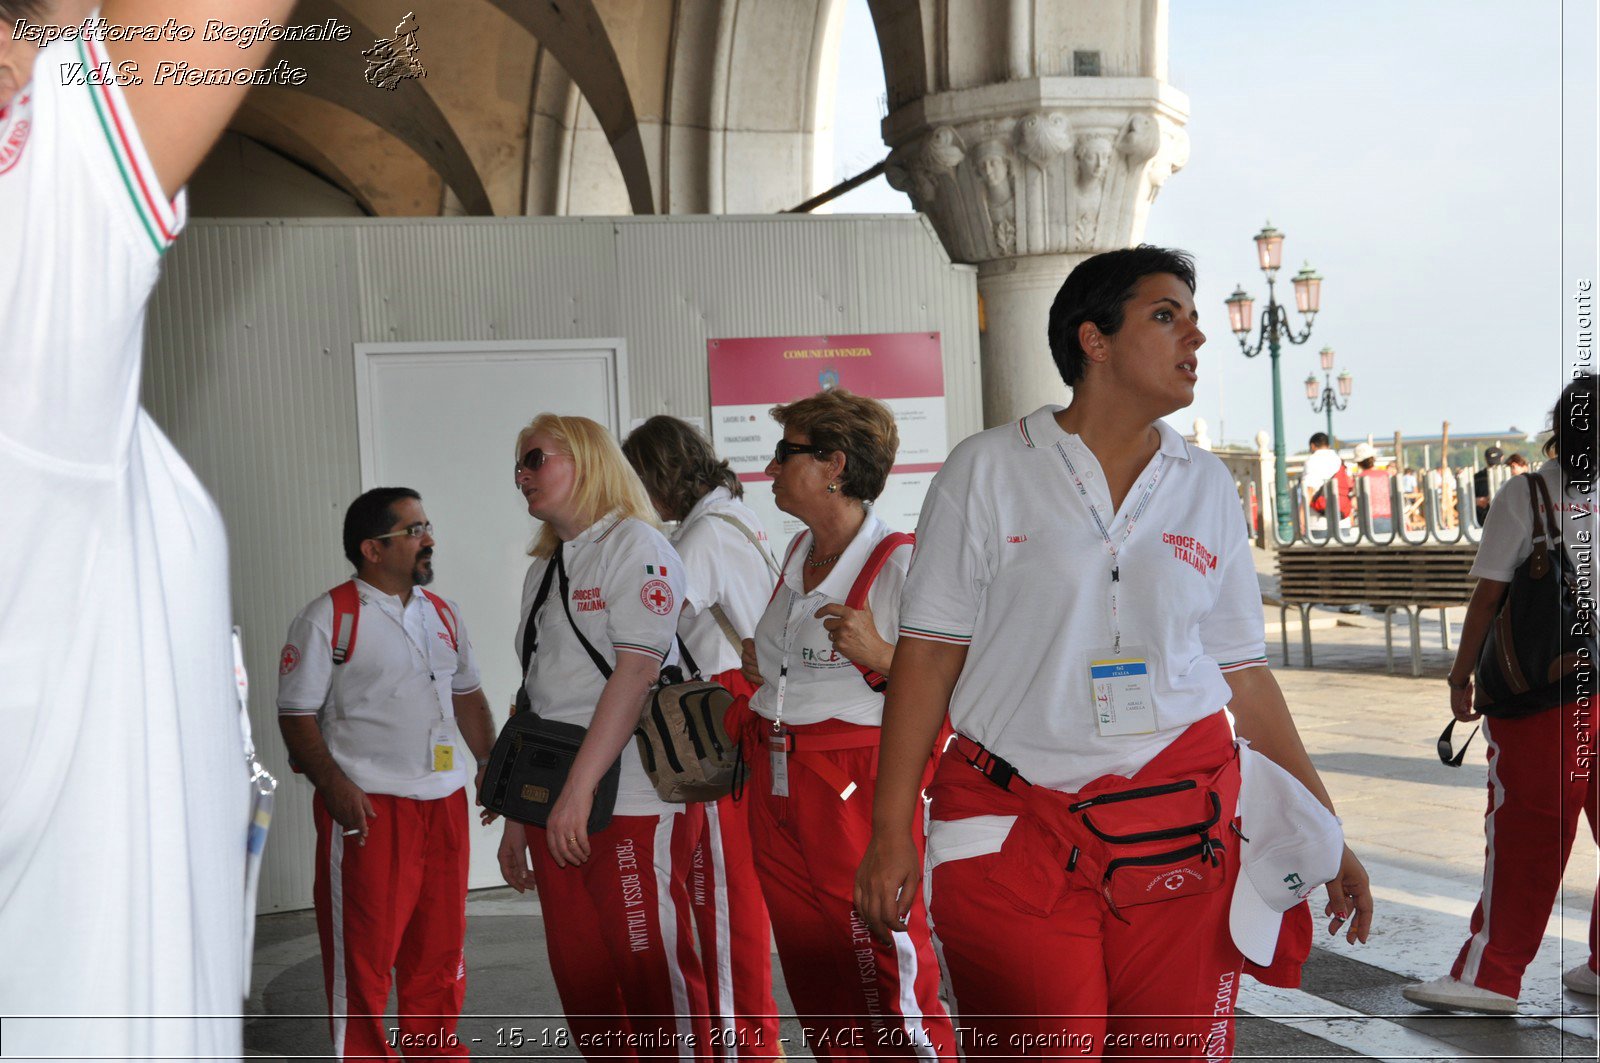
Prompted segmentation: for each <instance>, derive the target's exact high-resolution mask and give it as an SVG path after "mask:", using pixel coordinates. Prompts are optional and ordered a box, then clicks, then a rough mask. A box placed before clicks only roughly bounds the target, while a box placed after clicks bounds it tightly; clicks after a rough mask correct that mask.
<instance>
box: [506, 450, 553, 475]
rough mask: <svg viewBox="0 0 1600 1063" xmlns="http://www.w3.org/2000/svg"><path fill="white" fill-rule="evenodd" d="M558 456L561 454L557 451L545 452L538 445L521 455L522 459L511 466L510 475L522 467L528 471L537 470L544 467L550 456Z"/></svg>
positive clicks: (519, 470)
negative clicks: (553, 452) (552, 452)
mask: <svg viewBox="0 0 1600 1063" xmlns="http://www.w3.org/2000/svg"><path fill="white" fill-rule="evenodd" d="M559 457H561V454H559V453H555V454H546V453H545V452H544V451H542V450H540V449H539V448H538V447H534V448H533V449H532V450H530V451H528V452H527V453H526V454H524V455H522V460H521V461H519V462H517V464H516V465H515V466H514V467H513V468H512V470H511V472H512V475H513V476H514V475H516V474H517V473H519V472H521V471H522V470H523V469H527V470H528V471H529V472H538V471H539V470H540V469H542V468H544V463H545V462H547V461H549V460H550V459H551V458H559Z"/></svg>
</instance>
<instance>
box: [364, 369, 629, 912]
mask: <svg viewBox="0 0 1600 1063" xmlns="http://www.w3.org/2000/svg"><path fill="white" fill-rule="evenodd" d="M625 352H626V349H625V345H624V342H623V341H622V340H621V339H596V340H555V341H544V340H540V341H521V342H518V341H507V342H495V343H366V344H357V345H356V348H355V372H356V405H357V431H358V433H359V444H360V449H361V488H362V490H363V491H365V490H370V489H371V488H374V487H410V488H413V489H415V490H416V491H417V492H418V493H419V494H421V495H422V504H423V508H424V509H425V510H426V511H427V513H428V519H429V520H431V521H432V522H433V526H434V538H435V539H437V540H438V544H437V545H436V546H435V547H434V558H433V562H434V572H435V581H434V583H433V585H432V586H431V587H430V588H429V589H430V590H433V591H434V592H435V593H438V594H442V595H444V596H445V597H447V598H451V599H454V600H455V602H456V603H457V604H458V605H460V607H461V616H462V620H463V622H464V623H465V625H466V628H467V631H468V632H469V634H470V635H471V636H472V645H473V649H474V650H475V651H476V654H477V658H478V666H479V669H480V671H481V672H482V674H483V688H484V691H485V693H487V694H488V697H489V703H490V705H491V706H492V707H493V708H494V715H495V723H496V725H497V726H498V725H500V724H503V723H504V722H505V719H506V716H507V710H508V709H509V707H510V704H511V700H512V697H513V696H514V695H515V692H516V688H517V681H518V680H517V655H516V650H515V648H514V647H513V646H512V641H513V639H514V637H515V635H516V628H517V610H518V607H519V605H520V600H519V599H520V597H521V592H522V577H523V574H524V573H525V572H526V571H527V568H528V555H527V548H528V544H529V543H530V542H532V541H533V534H534V532H535V531H536V530H537V528H538V522H537V521H535V520H534V519H533V518H531V517H529V516H528V512H527V509H526V508H525V506H524V504H523V501H522V496H521V494H519V493H518V492H517V490H516V487H515V485H514V484H513V482H512V467H513V465H514V464H515V460H516V459H515V457H514V455H513V453H512V451H513V450H514V449H515V444H516V439H517V433H518V432H519V431H521V429H522V427H523V426H524V425H526V424H527V423H528V422H529V421H531V420H533V418H534V417H535V416H536V415H538V414H540V413H544V412H551V413H561V414H577V415H581V416H584V417H589V418H592V419H593V420H596V421H598V422H600V423H601V424H603V425H606V426H607V427H608V428H610V429H611V431H612V433H613V434H618V435H620V429H621V426H622V424H623V420H622V418H623V416H624V414H625V411H626V410H627V409H628V401H627V369H626V356H625ZM473 822H474V824H476V822H477V819H476V815H474V819H473ZM500 830H501V826H500V824H499V823H495V824H494V825H493V826H492V827H490V828H488V829H487V830H486V829H484V828H482V827H478V826H474V836H473V844H472V874H471V879H470V881H471V884H472V886H473V887H481V886H497V885H500V883H501V879H500V872H499V867H498V864H497V863H496V860H495V851H496V849H497V847H498V846H499V844H500Z"/></svg>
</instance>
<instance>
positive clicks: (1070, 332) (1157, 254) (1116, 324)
mask: <svg viewBox="0 0 1600 1063" xmlns="http://www.w3.org/2000/svg"><path fill="white" fill-rule="evenodd" d="M1155 273H1171V274H1172V275H1173V276H1175V277H1177V278H1178V279H1179V280H1181V281H1183V283H1184V284H1186V285H1188V286H1189V290H1190V291H1191V292H1192V291H1194V286H1195V276H1194V259H1193V258H1191V257H1190V256H1189V253H1188V252H1186V251H1178V250H1176V249H1173V248H1167V247H1156V246H1154V245H1153V244H1140V245H1139V246H1138V247H1128V248H1123V249H1121V250H1118V251H1107V252H1105V253H1103V254H1099V255H1095V256H1094V257H1092V258H1086V259H1084V260H1083V261H1082V262H1080V263H1078V266H1077V268H1076V269H1074V270H1073V271H1072V272H1071V273H1069V274H1067V279H1066V280H1065V281H1063V282H1062V283H1061V289H1060V290H1059V291H1057V292H1056V298H1055V301H1054V302H1053V303H1051V304H1050V325H1049V328H1048V330H1047V333H1046V335H1047V336H1048V338H1049V341H1050V357H1051V358H1053V359H1054V360H1055V363H1056V370H1057V371H1058V372H1060V374H1061V379H1062V380H1064V381H1066V383H1067V386H1068V387H1076V386H1077V385H1078V382H1079V381H1081V380H1082V379H1083V373H1084V369H1085V368H1086V367H1087V364H1088V361H1089V359H1088V356H1087V355H1086V354H1085V353H1084V350H1083V345H1082V344H1080V343H1079V342H1078V330H1079V328H1080V327H1082V325H1083V323H1084V322H1085V321H1090V322H1093V323H1094V326H1095V328H1098V329H1099V330H1100V331H1101V332H1102V333H1104V334H1105V335H1107V336H1114V335H1116V333H1117V330H1118V329H1120V328H1122V314H1123V307H1124V305H1125V304H1126V303H1127V302H1128V300H1129V299H1132V298H1133V290H1134V288H1136V287H1138V285H1139V282H1140V281H1141V280H1143V279H1144V278H1146V277H1148V276H1150V275H1151V274H1155Z"/></svg>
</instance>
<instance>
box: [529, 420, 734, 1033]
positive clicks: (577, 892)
mask: <svg viewBox="0 0 1600 1063" xmlns="http://www.w3.org/2000/svg"><path fill="white" fill-rule="evenodd" d="M515 453H516V456H517V460H516V470H515V478H516V485H517V490H519V491H520V492H522V496H523V498H524V499H526V500H527V505H528V513H529V515H530V516H532V517H535V518H537V519H538V520H540V521H543V522H544V523H543V526H542V527H541V528H540V529H539V533H538V537H537V538H536V539H535V540H534V544H533V549H532V550H531V551H530V553H531V554H532V555H533V563H532V564H531V565H530V566H529V567H528V576H527V579H526V581H525V582H524V583H523V593H522V622H521V624H520V626H519V628H518V631H517V640H516V646H517V649H518V651H519V653H523V651H524V650H525V648H527V647H531V646H536V650H535V651H534V652H532V656H531V659H530V660H528V663H527V667H526V672H525V674H524V689H525V691H526V694H527V703H528V705H529V707H530V708H531V709H532V711H534V712H536V713H538V714H539V715H540V716H541V717H543V718H546V719H550V720H557V721H561V722H565V723H573V724H578V725H580V726H583V727H586V728H588V735H587V736H586V737H585V738H584V740H583V745H582V747H581V748H580V749H579V751H578V755H577V758H576V759H575V761H574V762H573V765H572V769H571V772H570V773H569V775H568V776H567V783H566V786H565V788H564V789H563V790H562V792H561V795H560V796H559V797H558V798H557V799H556V803H555V806H554V807H553V808H552V809H551V812H550V817H549V820H548V823H547V824H546V826H545V827H544V828H539V827H532V826H527V827H525V826H523V825H521V824H518V823H507V824H506V829H505V836H504V838H503V840H502V841H501V843H500V871H501V874H502V875H504V877H505V880H506V882H507V883H508V884H509V885H510V886H511V887H512V888H514V889H516V890H517V891H518V892H521V891H523V890H525V889H527V887H528V885H529V878H530V875H531V877H532V883H533V884H534V885H535V886H536V887H537V889H538V891H539V895H540V899H541V901H542V908H543V914H544V926H545V940H546V943H547V945H548V948H549V952H550V967H551V970H552V971H553V972H554V974H555V979H556V988H557V990H558V991H559V992H560V994H561V1004H562V1007H563V1008H564V1009H565V1011H566V1012H567V1016H568V1024H569V1026H570V1027H571V1029H572V1032H573V1033H574V1034H575V1035H576V1036H577V1038H578V1045H579V1047H580V1048H581V1049H583V1050H584V1051H585V1054H588V1053H589V1052H594V1053H596V1054H597V1056H615V1055H616V1054H617V1052H618V1050H619V1049H618V1046H619V1045H620V1046H629V1047H634V1048H640V1046H641V1045H643V1046H654V1047H655V1048H658V1049H659V1050H660V1052H661V1054H663V1055H670V1056H672V1057H675V1058H687V1057H689V1056H695V1057H697V1058H698V1057H700V1056H705V1057H707V1058H709V1043H710V1029H709V1027H708V1025H707V1020H706V1011H707V1007H706V988H705V979H704V975H703V973H702V971H701V967H700V962H699V960H698V959H697V957H696V955H695V949H694V931H693V926H692V922H691V917H690V907H689V896H688V890H687V887H686V882H687V880H688V877H689V873H690V871H691V865H692V855H693V852H694V848H695V846H696V844H697V843H698V841H699V834H700V829H701V825H702V824H703V822H704V819H703V816H702V815H700V814H699V808H698V806H688V807H687V808H686V807H685V806H682V805H669V804H666V803H664V802H663V801H661V800H660V799H659V798H658V797H657V796H656V792H655V788H654V787H653V786H651V784H650V780H649V778H648V777H647V776H646V775H645V771H644V766H643V765H642V764H641V763H640V760H639V755H638V753H637V752H636V751H635V750H634V748H633V741H632V734H633V729H634V727H635V726H636V725H637V724H638V722H639V716H640V713H641V712H642V710H643V708H644V702H645V697H646V695H647V694H648V692H649V690H650V687H651V684H653V683H654V682H655V681H656V677H657V675H658V674H659V673H660V671H661V667H662V665H663V664H664V663H674V662H675V661H676V659H677V651H676V646H675V638H676V634H677V628H678V609H679V606H680V605H681V603H682V599H683V594H684V590H683V583H682V575H681V562H680V561H679V559H678V555H677V554H676V553H675V552H674V551H673V549H672V546H671V544H670V543H668V542H667V540H666V538H665V537H663V536H662V534H661V533H660V532H659V531H657V530H656V527H655V517H654V512H653V510H652V508H651V506H650V500H649V498H648V496H647V495H646V494H645V491H644V487H643V485H642V484H640V482H639V478H638V477H637V476H636V475H635V474H634V472H633V470H632V469H631V468H629V466H628V463H627V460H626V459H624V458H623V456H622V451H621V448H619V447H618V446H617V444H616V441H615V440H613V439H612V438H611V436H610V435H609V434H608V433H607V431H606V430H605V429H604V428H603V427H602V426H600V425H599V424H596V423H595V422H594V421H591V420H589V419H587V418H584V417H562V416H558V415H556V414H549V413H546V414H540V415H539V416H538V417H536V418H535V419H534V420H533V422H532V423H530V424H529V425H528V426H527V427H525V428H523V429H522V431H521V432H519V433H518V434H517V445H516V451H515ZM552 569H554V571H553V572H552V571H551V570H552ZM541 587H544V588H545V592H546V594H545V597H544V601H543V603H542V604H540V605H539V606H538V608H537V609H535V607H534V606H535V601H536V600H537V599H538V598H539V597H540V594H539V590H540V588H541ZM530 614H535V615H530ZM530 624H532V625H534V628H535V630H534V632H532V633H531V637H530V638H529V641H528V642H527V643H525V642H524V638H525V636H530V633H529V632H528V630H527V629H528V626H529V625H530ZM591 651H592V652H591ZM597 658H598V659H597ZM602 661H603V662H604V667H602ZM618 758H620V759H621V781H620V784H619V786H618V791H617V798H616V807H615V809H614V813H613V816H612V818H611V821H610V823H609V824H607V825H606V826H605V827H604V828H602V829H601V830H599V831H597V832H596V833H595V834H593V835H591V834H589V832H588V822H589V813H590V810H591V808H592V806H593V803H594V791H595V787H596V786H597V785H598V784H599V782H600V780H601V778H602V776H604V775H605V774H606V772H607V771H608V770H609V769H610V767H611V766H612V765H613V764H615V763H616V762H617V760H618ZM619 1037H621V1038H622V1040H618V1038H619ZM627 1054H629V1055H631V1054H632V1053H627ZM638 1054H639V1055H640V1056H647V1055H650V1054H652V1053H651V1052H650V1051H646V1050H644V1049H643V1048H641V1049H640V1051H639V1053H638Z"/></svg>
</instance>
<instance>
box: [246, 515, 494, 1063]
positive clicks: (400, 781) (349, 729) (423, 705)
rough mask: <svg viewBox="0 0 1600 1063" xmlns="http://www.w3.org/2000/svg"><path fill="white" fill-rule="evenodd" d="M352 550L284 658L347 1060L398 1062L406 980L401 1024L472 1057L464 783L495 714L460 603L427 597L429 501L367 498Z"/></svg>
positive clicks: (333, 1022)
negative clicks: (343, 572)
mask: <svg viewBox="0 0 1600 1063" xmlns="http://www.w3.org/2000/svg"><path fill="white" fill-rule="evenodd" d="M343 540H344V553H345V557H346V559H348V560H349V562H350V563H351V564H352V565H353V566H355V570H356V574H355V578H354V579H352V580H350V581H348V582H346V583H343V584H340V585H339V586H337V587H335V588H333V589H332V590H331V591H329V592H328V593H326V594H323V595H319V596H318V597H317V598H316V599H315V600H313V601H312V602H311V604H309V605H307V606H306V607H305V608H304V609H302V610H301V611H300V615H299V616H297V617H295V619H294V622H293V623H291V624H290V625H289V638H288V641H287V642H285V643H284V647H283V652H282V654H281V656H280V658H279V666H278V674H279V678H278V725H279V728H280V730H281V731H282V732H283V741H284V744H285V745H286V746H288V748H289V757H290V760H291V762H292V763H293V764H294V765H295V767H296V769H297V770H299V771H301V772H304V773H305V776H306V778H308V779H310V780H311V783H312V785H314V786H315V787H316V788H317V792H316V795H315V797H313V798H312V804H311V807H312V817H313V821H314V822H315V824H316V829H317V853H316V878H315V882H314V883H313V890H312V899H313V903H314V905H315V908H316V913H317V934H318V936H319V937H320V938H321V939H322V973H323V979H324V986H325V988H326V990H327V994H328V1025H329V1032H330V1033H331V1035H332V1037H333V1051H334V1055H335V1056H336V1057H337V1058H339V1059H345V1058H349V1057H361V1058H381V1059H397V1058H399V1056H398V1054H397V1053H396V1052H395V1050H394V1048H393V1046H392V1044H391V1041H390V1038H389V1022H388V1020H387V1019H386V1018H385V1017H384V1012H385V1010H386V1009H387V1008H388V1004H389V986H390V975H391V972H393V975H394V978H393V981H394V986H395V990H396V994H397V1003H398V1011H399V1018H400V1030H401V1032H402V1033H403V1034H405V1035H406V1036H407V1037H408V1038H413V1039H414V1040H413V1041H412V1043H415V1044H428V1045H437V1046H438V1048H437V1050H436V1053H435V1054H437V1055H442V1056H459V1057H462V1058H465V1057H466V1056H467V1054H468V1052H467V1049H466V1048H465V1047H464V1046H462V1045H459V1044H453V1043H452V1042H453V1040H454V1038H453V1035H454V1033H455V1027H456V1018H457V1017H458V1016H459V1015H460V1014H461V1002H462V1000H463V999H464V997H465V994H466V987H467V982H466V978H467V968H466V959H465V957H464V955H463V953H462V942H463V940H464V938H465V935H466V930H467V861H468V857H469V848H468V837H469V828H470V825H471V823H470V819H469V817H468V813H467V804H468V802H467V791H466V787H467V784H468V783H469V782H472V781H474V774H476V776H477V781H481V777H482V774H483V765H484V764H485V763H486V761H487V758H488V756H489V750H490V748H491V747H492V746H493V745H494V720H493V718H492V717H491V716H490V713H489V702H488V699H487V698H485V696H484V693H483V688H482V686H481V685H480V683H479V679H478V666H477V663H476V661H475V660H474V657H473V653H472V640H471V638H470V637H469V636H468V635H467V628H466V623H465V621H464V619H463V618H462V616H461V612H460V610H459V609H457V608H456V605H455V603H454V602H451V601H449V600H448V599H445V598H441V597H440V596H438V595H436V594H434V593H433V592H431V591H427V590H423V589H422V588H423V587H424V586H425V585H426V584H428V583H431V582H432V581H433V550H434V539H433V525H432V524H430V523H428V515H427V513H425V512H424V511H423V508H422V500H421V498H420V496H418V494H417V493H416V492H415V491H413V490H411V489H410V488H406V487H380V488H376V489H374V490H371V491H368V492H366V493H365V494H363V495H362V496H361V497H360V498H357V499H356V500H355V501H354V502H352V503H350V507H349V509H348V510H346V511H345V518H344V534H343ZM474 761H476V764H477V770H476V773H474V771H472V770H471V768H470V766H471V765H472V764H473V763H474ZM473 792H474V793H476V792H477V786H476V785H474V787H473ZM490 818H492V817H491V816H488V815H487V814H486V815H485V821H486V822H487V820H488V819H490Z"/></svg>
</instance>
